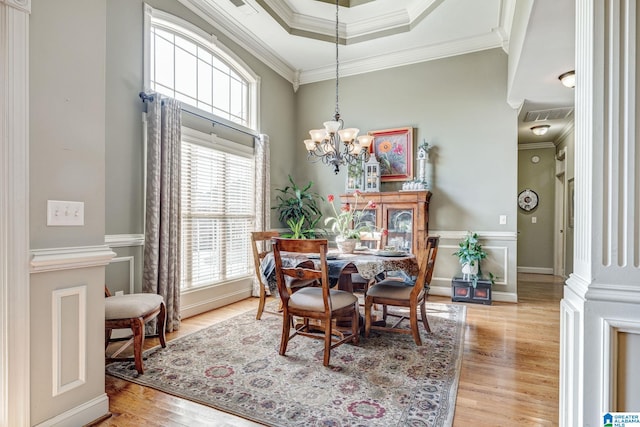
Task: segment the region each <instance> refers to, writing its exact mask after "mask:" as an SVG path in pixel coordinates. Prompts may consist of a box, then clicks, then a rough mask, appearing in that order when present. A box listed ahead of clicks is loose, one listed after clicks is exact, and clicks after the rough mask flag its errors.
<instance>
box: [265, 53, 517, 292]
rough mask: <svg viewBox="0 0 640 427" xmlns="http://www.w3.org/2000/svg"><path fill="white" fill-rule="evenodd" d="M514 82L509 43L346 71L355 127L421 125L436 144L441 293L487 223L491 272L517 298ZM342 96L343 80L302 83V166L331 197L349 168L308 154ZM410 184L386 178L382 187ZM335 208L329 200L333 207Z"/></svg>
mask: <svg viewBox="0 0 640 427" xmlns="http://www.w3.org/2000/svg"><path fill="white" fill-rule="evenodd" d="M470 70H472V72H470ZM506 81H507V56H506V54H505V53H504V52H503V51H502V50H501V49H492V50H487V51H482V52H476V53H471V54H467V55H461V56H457V57H452V58H445V59H440V60H435V61H430V62H425V63H420V64H414V65H409V66H404V67H398V68H392V69H388V70H383V71H378V72H373V73H368V74H363V75H358V76H353V77H344V78H341V79H340V113H341V115H342V118H343V119H344V121H345V126H347V127H357V128H359V129H360V130H361V133H366V132H367V131H370V130H377V129H388V128H396V127H407V126H411V127H413V128H414V151H415V148H416V146H417V144H419V143H421V142H422V141H423V139H426V140H427V142H429V143H430V144H432V145H434V148H433V149H432V151H431V153H430V157H431V162H432V164H433V174H434V185H433V188H432V192H433V193H434V194H433V197H432V198H431V203H430V222H429V229H430V232H436V233H439V234H441V236H442V237H443V239H442V240H441V251H440V252H439V254H438V263H437V264H436V270H435V273H434V277H435V279H434V286H432V292H434V293H440V294H443V295H448V294H450V291H449V288H450V283H451V277H452V276H454V275H455V274H458V273H459V271H460V270H459V265H458V264H457V261H456V260H455V259H454V257H452V256H451V253H453V252H454V251H455V248H456V245H457V242H458V241H459V240H460V239H461V238H462V237H463V235H464V232H465V231H466V230H472V231H478V232H481V237H482V236H485V237H484V238H483V240H484V243H485V245H488V247H489V252H490V255H489V259H488V260H487V261H486V264H485V263H483V271H485V272H492V273H494V274H495V275H497V276H499V277H500V278H499V280H498V283H497V285H496V286H495V287H494V291H497V292H498V293H500V292H502V293H504V295H503V296H504V299H505V300H509V301H515V300H516V288H517V284H516V274H515V271H516V268H515V267H516V255H517V254H516V241H515V240H516V237H515V233H516V203H515V202H514V200H515V197H516V194H517V112H516V111H515V110H513V109H511V108H510V107H509V106H508V104H507V103H506V98H507V93H506ZM334 95H335V81H334V80H331V81H325V82H318V83H313V84H307V85H303V86H302V87H300V89H299V90H298V94H297V103H298V109H297V116H296V120H295V122H296V139H295V141H293V142H292V145H291V150H292V151H293V152H294V153H295V156H296V158H295V162H294V166H293V171H294V173H293V175H294V176H295V177H296V179H297V181H298V182H299V183H306V182H308V181H309V180H311V181H313V182H314V183H315V184H316V185H315V187H314V188H316V190H317V191H318V192H319V193H320V194H321V195H323V196H326V195H328V194H331V193H333V194H340V193H342V192H344V182H345V177H346V171H345V170H343V169H344V168H343V169H341V172H340V174H339V175H337V176H335V175H334V174H333V172H332V170H331V168H330V167H328V166H326V165H324V164H322V163H315V164H311V163H309V162H307V160H306V151H305V150H304V146H303V143H302V141H303V140H304V139H306V138H308V133H307V132H308V130H309V129H316V128H318V127H321V126H322V122H323V121H324V120H327V119H329V118H331V116H332V114H333V110H334V103H335V101H334ZM276 156H277V154H275V153H274V155H273V157H276ZM414 157H415V156H414ZM415 166H416V165H414V171H415V170H416V168H415ZM278 176H280V177H279V178H278ZM272 178H273V180H274V181H275V180H276V179H280V180H284V179H286V173H285V171H280V170H278V169H276V168H272ZM401 184H402V183H383V185H382V190H383V191H392V190H397V189H399V188H400V186H401ZM328 209H329V206H328V204H325V213H327V212H329V211H328ZM500 215H506V216H507V224H506V225H499V216H500ZM272 218H275V215H274V216H272Z"/></svg>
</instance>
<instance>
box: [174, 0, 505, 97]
mask: <svg viewBox="0 0 640 427" xmlns="http://www.w3.org/2000/svg"><path fill="white" fill-rule="evenodd" d="M265 1H266V0H265ZM442 1H443V0H433V1H431V2H430V3H429V4H428V5H427V6H424V7H421V8H420V11H422V16H419V17H417V18H414V20H413V21H412V22H414V23H415V22H417V21H416V19H422V18H423V17H424V16H426V14H428V13H430V12H431V10H433V9H435V8H436V7H437V6H438V5H439V4H440V3H441V2H442ZM179 2H180V3H181V4H183V5H184V6H185V7H187V8H188V9H189V10H191V11H192V12H193V13H195V14H197V15H198V16H200V17H202V18H203V19H204V20H205V21H207V22H208V23H209V24H210V25H212V26H213V27H215V28H216V29H218V30H220V31H221V32H222V33H223V34H224V35H225V36H226V37H228V38H229V39H231V40H232V41H233V42H234V43H236V44H238V45H239V46H240V47H241V48H243V49H244V50H246V51H247V52H248V53H249V54H251V55H253V56H254V57H256V58H257V59H258V60H260V61H262V62H263V63H264V64H265V65H267V66H268V67H269V68H271V69H272V70H274V71H275V72H276V73H278V74H279V75H280V76H282V77H283V78H285V79H286V80H287V81H289V82H290V83H292V84H293V86H294V89H297V87H298V86H299V85H302V84H307V83H314V82H319V81H324V80H331V79H334V78H335V66H334V65H331V66H327V67H322V68H316V69H310V70H296V69H294V68H293V66H292V65H291V64H289V63H287V62H286V61H284V60H283V59H282V58H281V57H280V56H279V55H278V54H277V53H276V52H275V51H273V50H272V49H270V48H269V47H268V46H265V45H264V44H263V43H262V40H260V39H257V38H255V37H254V36H253V35H252V34H250V33H247V32H245V31H244V30H243V29H242V27H241V26H240V25H239V24H238V23H236V22H235V20H234V18H233V17H231V16H229V14H227V13H226V12H225V10H224V9H222V8H221V7H220V6H218V5H216V4H215V2H207V1H204V0H179ZM269 6H270V7H274V8H280V7H282V2H275V1H274V0H269ZM284 10H285V11H286V8H285V9H284ZM281 13H282V14H283V15H288V14H290V15H292V16H293V12H281ZM415 13H416V11H415V10H412V11H411V12H410V14H412V15H413V14H415ZM287 19H291V20H293V18H292V17H287ZM309 19H310V20H312V18H309ZM386 19H390V20H397V19H398V18H397V17H390V18H386ZM299 20H302V18H299ZM309 22H311V21H309ZM380 22H381V21H377V20H375V23H376V25H379V24H380ZM279 23H280V25H282V23H281V22H280V21H279ZM308 24H309V23H308ZM314 24H315V25H316V26H320V24H319V23H318V22H315V23H314ZM286 25H289V24H286ZM309 25H310V24H309ZM332 25H333V32H335V21H332ZM363 26H364V27H366V25H365V24H364V23H363ZM358 31H359V34H362V35H361V36H360V37H362V40H365V39H370V35H364V33H361V32H362V31H363V30H362V28H361V29H359V30H358ZM347 33H348V31H347ZM354 40H355V39H354ZM362 40H360V41H362ZM351 42H354V41H351ZM503 45H504V34H502V33H501V32H500V31H499V29H498V28H494V29H493V30H492V31H491V32H490V33H485V34H481V35H478V36H475V37H467V38H464V39H459V40H455V41H452V42H448V43H442V44H437V45H432V46H421V47H418V48H415V49H406V50H400V51H398V52H395V53H393V54H384V55H379V56H374V57H369V58H365V59H362V60H356V61H350V62H341V63H340V66H341V68H340V74H341V76H352V75H358V74H363V73H369V72H373V71H378V70H383V69H388V68H393V67H400V66H404V65H410V64H416V63H420V62H426V61H431V60H435V59H441V58H447V57H451V56H456V55H464V54H467V53H472V52H478V51H482V50H487V49H493V48H498V47H499V48H503Z"/></svg>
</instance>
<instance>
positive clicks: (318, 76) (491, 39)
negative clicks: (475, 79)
mask: <svg viewBox="0 0 640 427" xmlns="http://www.w3.org/2000/svg"><path fill="white" fill-rule="evenodd" d="M501 46H502V43H501V41H500V39H499V37H498V36H497V34H496V33H495V32H493V33H490V34H483V35H480V36H477V37H472V38H465V39H460V40H456V41H453V42H450V43H442V44H438V45H434V46H426V47H424V46H423V47H419V48H416V49H406V50H400V51H397V52H395V53H393V54H384V55H378V56H374V57H369V58H366V59H363V60H360V61H348V62H340V76H342V77H346V76H353V75H357V74H363V73H369V72H373V71H378V70H384V69H388V68H393V67H400V66H403V65H411V64H416V63H419V62H426V61H432V60H435V59H442V58H448V57H452V56H457V55H464V54H467V53H473V52H479V51H482V50H488V49H494V48H499V47H501ZM334 78H335V66H328V67H323V68H317V69H315V70H308V71H302V72H301V73H300V84H306V83H314V82H319V81H323V80H330V79H334Z"/></svg>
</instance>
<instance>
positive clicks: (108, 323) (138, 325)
mask: <svg viewBox="0 0 640 427" xmlns="http://www.w3.org/2000/svg"><path fill="white" fill-rule="evenodd" d="M104 293H105V301H104V315H105V323H104V347H105V350H106V349H107V347H108V345H109V343H110V342H111V332H112V331H113V330H114V329H124V328H129V329H131V331H132V333H133V337H131V339H129V341H127V342H126V343H125V344H124V345H123V346H122V347H120V349H118V350H117V351H116V352H114V353H113V354H112V355H111V356H109V357H107V362H112V361H116V360H128V359H131V358H117V357H116V356H117V355H118V354H120V353H121V352H122V351H123V350H124V348H126V347H127V346H128V345H130V344H131V342H133V360H134V363H135V367H136V370H137V371H138V373H139V374H143V373H144V366H143V363H142V349H143V347H144V335H145V332H144V325H145V324H146V323H148V322H150V321H151V320H153V319H155V318H157V319H158V322H157V328H158V337H159V339H160V345H161V346H162V347H163V348H164V347H166V346H167V344H166V341H165V330H164V328H165V321H166V318H167V310H166V308H165V304H164V299H163V298H162V296H161V295H157V294H151V293H140V294H126V295H111V293H110V292H109V289H108V288H107V287H105V288H104Z"/></svg>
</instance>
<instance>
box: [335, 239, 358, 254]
mask: <svg viewBox="0 0 640 427" xmlns="http://www.w3.org/2000/svg"><path fill="white" fill-rule="evenodd" d="M357 244H358V239H346V238H344V237H342V236H336V245H337V246H338V250H339V251H340V252H342V253H343V254H352V253H353V251H354V249H355V248H356V245H357Z"/></svg>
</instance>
